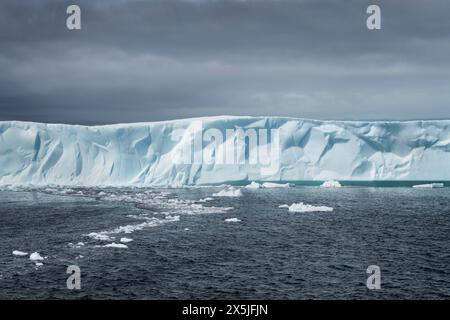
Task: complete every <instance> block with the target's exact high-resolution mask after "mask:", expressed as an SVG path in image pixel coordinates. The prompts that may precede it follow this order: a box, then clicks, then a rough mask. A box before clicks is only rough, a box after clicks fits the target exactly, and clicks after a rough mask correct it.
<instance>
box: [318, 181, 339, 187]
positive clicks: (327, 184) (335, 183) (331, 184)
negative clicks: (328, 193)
mask: <svg viewBox="0 0 450 320" xmlns="http://www.w3.org/2000/svg"><path fill="white" fill-rule="evenodd" d="M320 186H321V187H322V188H340V187H341V184H340V183H339V181H336V180H328V181H325V182H324V183H322V184H321V185H320Z"/></svg>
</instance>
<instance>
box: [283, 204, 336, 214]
mask: <svg viewBox="0 0 450 320" xmlns="http://www.w3.org/2000/svg"><path fill="white" fill-rule="evenodd" d="M284 208H285V207H284ZM289 211H290V212H318V211H322V212H331V211H333V208H331V207H326V206H313V205H310V204H305V203H303V202H300V203H293V204H292V205H291V206H290V207H289Z"/></svg>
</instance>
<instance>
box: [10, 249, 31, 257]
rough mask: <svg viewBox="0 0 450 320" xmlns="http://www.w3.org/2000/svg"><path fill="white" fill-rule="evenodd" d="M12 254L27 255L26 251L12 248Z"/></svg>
mask: <svg viewBox="0 0 450 320" xmlns="http://www.w3.org/2000/svg"><path fill="white" fill-rule="evenodd" d="M12 254H13V255H15V256H18V257H23V256H27V255H28V253H27V252H23V251H19V250H14V251H13V252H12Z"/></svg>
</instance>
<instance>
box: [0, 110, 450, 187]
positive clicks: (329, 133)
mask: <svg viewBox="0 0 450 320" xmlns="http://www.w3.org/2000/svg"><path fill="white" fill-rule="evenodd" d="M199 123H200V124H201V126H199V125H198V124H199ZM199 128H201V130H202V131H201V132H200V133H199V131H198V129H199ZM273 130H277V131H273ZM272 131H273V132H272ZM271 132H272V133H271ZM202 138H203V139H202ZM238 142H239V143H238ZM243 142H244V143H243ZM230 146H235V149H234V150H233V149H231V148H228V147H230ZM186 150H192V152H191V153H187V152H186ZM230 150H232V151H233V152H230ZM202 155H203V157H202ZM224 159H225V161H224ZM263 169H264V170H263ZM302 180H315V181H327V180H349V181H353V180H360V181H381V180H412V181H432V180H437V181H446V180H450V120H430V121H376V122H367V121H318V120H305V119H296V118H280V117H234V116H222V117H206V118H195V119H183V120H172V121H162V122H150V123H133V124H115V125H105V126H81V125H65V124H44V123H33V122H20V121H1V122H0V185H6V186H9V187H12V186H21V185H36V186H48V185H60V186H62V185H64V186H186V185H219V184H226V183H232V182H236V183H249V182H250V181H259V182H261V183H264V182H271V183H274V182H277V181H278V182H281V181H283V182H288V181H302Z"/></svg>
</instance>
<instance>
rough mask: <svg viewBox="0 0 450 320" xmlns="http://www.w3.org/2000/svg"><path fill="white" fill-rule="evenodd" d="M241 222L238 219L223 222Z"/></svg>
mask: <svg viewBox="0 0 450 320" xmlns="http://www.w3.org/2000/svg"><path fill="white" fill-rule="evenodd" d="M240 221H241V220H239V219H238V218H229V219H225V222H240Z"/></svg>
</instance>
